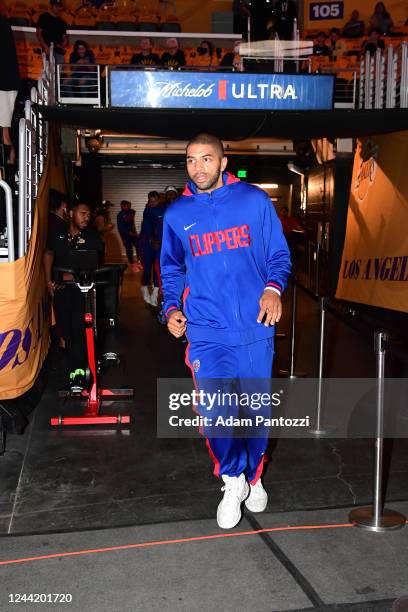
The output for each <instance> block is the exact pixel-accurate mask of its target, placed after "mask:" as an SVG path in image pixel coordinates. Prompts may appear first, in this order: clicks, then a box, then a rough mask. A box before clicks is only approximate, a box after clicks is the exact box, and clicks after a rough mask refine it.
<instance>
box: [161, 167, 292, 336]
mask: <svg viewBox="0 0 408 612" xmlns="http://www.w3.org/2000/svg"><path fill="white" fill-rule="evenodd" d="M223 183H224V184H223V186H222V187H220V188H218V189H216V190H214V191H213V192H211V193H197V189H196V187H195V185H194V183H192V182H189V183H188V184H187V186H186V189H185V190H184V193H183V195H182V196H181V197H180V198H178V200H176V201H175V202H173V204H172V206H171V207H170V208H169V209H168V210H167V212H166V215H165V217H164V229H163V242H162V251H161V259H160V266H161V278H162V283H163V293H164V310H165V312H166V314H167V315H169V314H170V313H171V311H172V310H178V309H182V310H183V312H184V314H185V316H186V317H187V332H186V333H187V337H188V339H189V341H190V342H197V341H206V342H217V343H220V344H228V345H231V346H237V345H242V344H250V343H251V342H256V341H257V340H262V339H264V338H268V337H270V336H273V335H274V333H275V328H274V326H270V327H265V325H262V324H260V323H257V317H258V313H259V299H260V297H261V295H262V293H263V292H264V290H265V288H266V287H271V288H272V287H273V288H274V289H275V290H277V291H278V292H279V293H281V292H282V291H283V289H284V288H285V287H286V283H287V278H288V276H289V274H290V269H291V264H290V255H289V249H288V245H287V243H286V240H285V238H284V236H283V232H282V226H281V223H280V221H279V218H278V216H277V214H276V212H275V209H274V207H273V206H272V205H271V202H270V199H269V197H268V195H267V194H266V193H265V192H264V191H262V190H261V189H259V188H258V187H255V186H254V185H250V184H248V183H244V182H241V181H239V179H237V178H235V177H234V176H233V175H232V174H229V173H227V172H224V174H223ZM182 296H183V297H182ZM182 299H183V302H184V305H183V306H182V305H181V301H182Z"/></svg>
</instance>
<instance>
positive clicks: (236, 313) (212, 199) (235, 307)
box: [209, 192, 239, 330]
mask: <svg viewBox="0 0 408 612" xmlns="http://www.w3.org/2000/svg"><path fill="white" fill-rule="evenodd" d="M209 195H210V202H211V205H212V207H213V211H214V219H215V225H216V227H217V231H219V229H220V227H219V225H218V218H217V215H216V210H215V201H214V198H213V196H212V192H210V194H209ZM221 252H222V261H223V263H224V270H225V274H226V276H227V278H228V280H229V283H230V285H231V288H232V298H233V310H234V315H235V320H236V323H237V330H238V329H239V324H238V323H239V319H238V311H237V300H236V295H235V287H233V285H232V283H231V276H230V274H229V270H228V264H227V260H226V257H225V254H224V251H222V250H221Z"/></svg>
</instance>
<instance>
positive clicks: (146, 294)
mask: <svg viewBox="0 0 408 612" xmlns="http://www.w3.org/2000/svg"><path fill="white" fill-rule="evenodd" d="M140 291H141V292H142V296H143V299H144V301H145V302H146V304H151V301H150V292H149V287H146V286H145V285H143V286H142V287H140Z"/></svg>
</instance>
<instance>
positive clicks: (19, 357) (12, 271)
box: [0, 130, 64, 399]
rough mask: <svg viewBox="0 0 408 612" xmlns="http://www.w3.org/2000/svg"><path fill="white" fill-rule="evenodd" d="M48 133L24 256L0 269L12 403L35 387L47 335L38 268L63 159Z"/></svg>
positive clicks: (3, 395)
mask: <svg viewBox="0 0 408 612" xmlns="http://www.w3.org/2000/svg"><path fill="white" fill-rule="evenodd" d="M58 143H59V140H58V137H57V133H56V131H54V130H51V133H50V136H49V153H50V154H49V155H48V157H47V160H46V164H45V169H44V173H43V176H42V179H41V182H40V185H39V190H38V195H37V202H36V207H35V214H34V220H33V228H32V232H31V239H30V243H29V247H28V251H27V254H26V255H25V256H24V257H21V258H20V259H18V260H17V261H15V262H13V263H4V264H1V265H0V278H1V283H0V399H12V398H15V397H18V396H20V395H22V394H23V393H25V392H26V391H28V390H29V389H30V388H31V387H32V386H33V384H34V383H35V381H36V379H37V376H38V374H39V372H40V369H41V366H42V364H43V361H44V359H45V356H46V354H47V351H48V346H49V337H50V303H49V300H48V295H47V291H46V288H45V281H44V273H43V267H42V260H43V253H44V247H45V241H46V235H47V224H48V193H49V189H50V188H51V187H54V188H55V189H60V190H61V191H64V171H63V161H62V157H61V155H60V153H59V150H58V148H59V146H58Z"/></svg>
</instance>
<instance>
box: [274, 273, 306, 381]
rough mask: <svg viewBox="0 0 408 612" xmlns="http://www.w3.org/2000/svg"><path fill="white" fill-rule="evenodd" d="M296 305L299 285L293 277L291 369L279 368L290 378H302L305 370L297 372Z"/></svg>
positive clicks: (282, 374)
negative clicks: (297, 285)
mask: <svg viewBox="0 0 408 612" xmlns="http://www.w3.org/2000/svg"><path fill="white" fill-rule="evenodd" d="M296 306H297V287H296V278H292V318H291V328H290V365H289V370H279V374H280V375H281V376H288V377H289V378H301V377H303V376H305V373H304V372H296V373H295V338H296Z"/></svg>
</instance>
